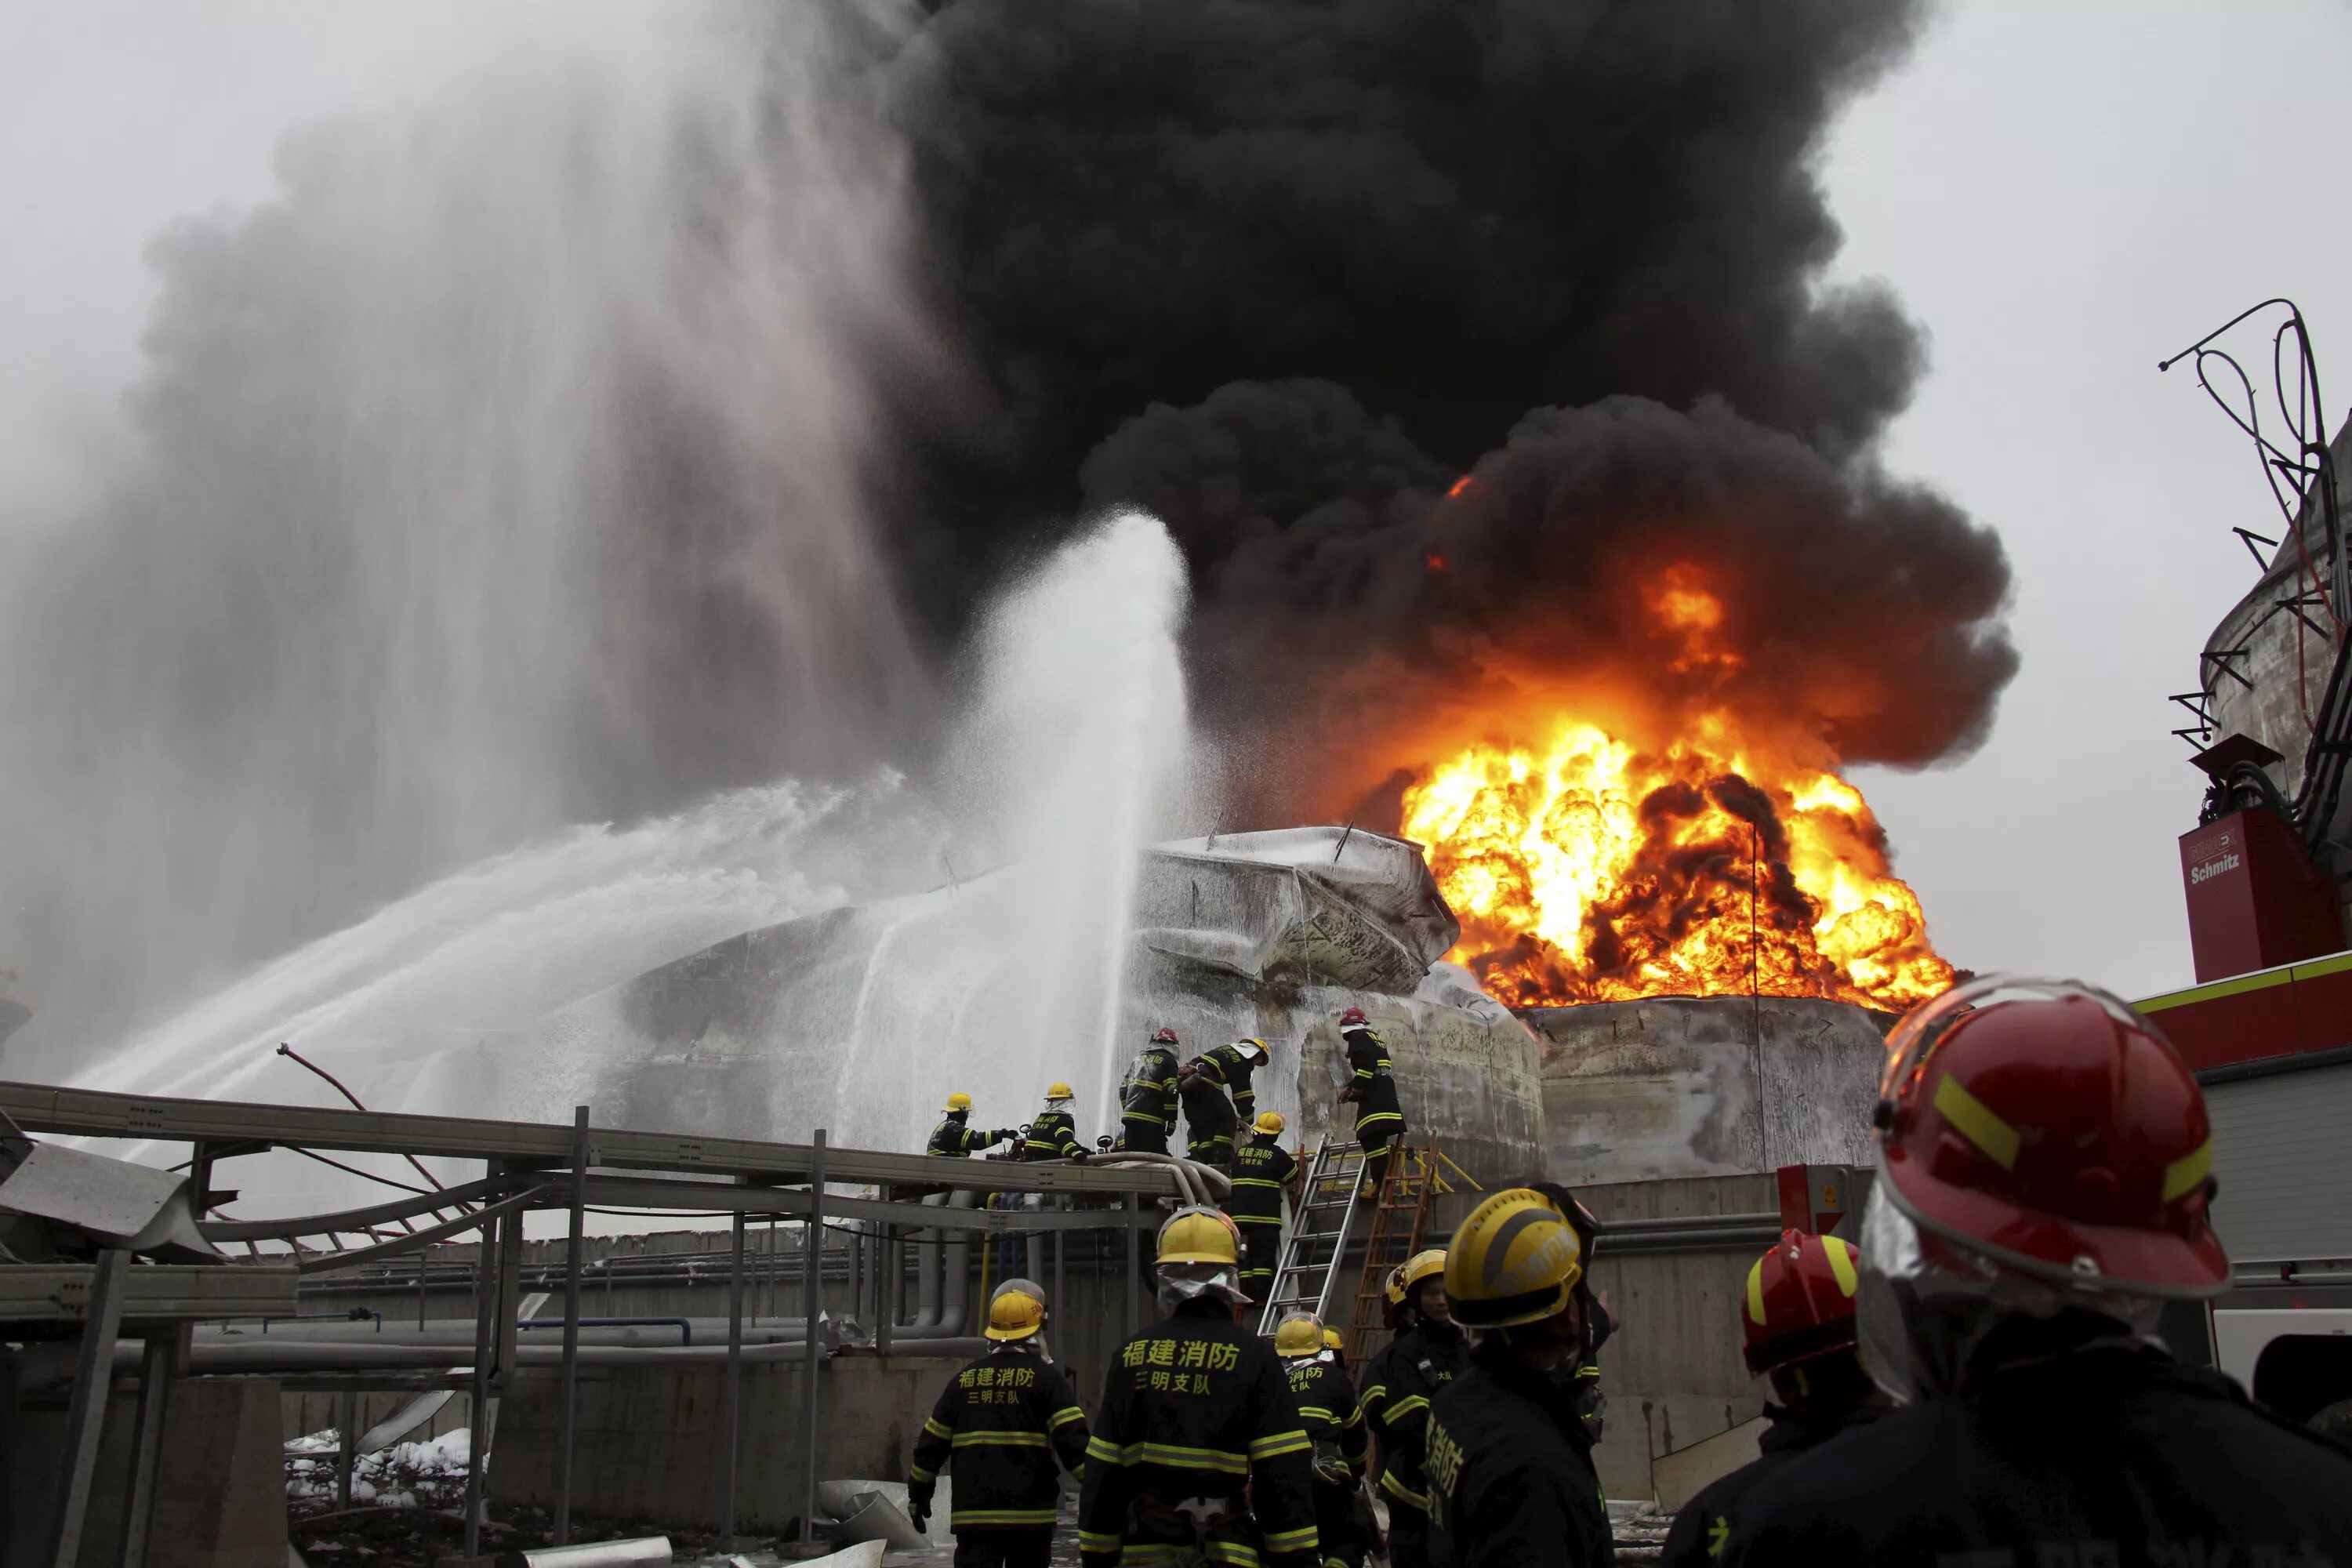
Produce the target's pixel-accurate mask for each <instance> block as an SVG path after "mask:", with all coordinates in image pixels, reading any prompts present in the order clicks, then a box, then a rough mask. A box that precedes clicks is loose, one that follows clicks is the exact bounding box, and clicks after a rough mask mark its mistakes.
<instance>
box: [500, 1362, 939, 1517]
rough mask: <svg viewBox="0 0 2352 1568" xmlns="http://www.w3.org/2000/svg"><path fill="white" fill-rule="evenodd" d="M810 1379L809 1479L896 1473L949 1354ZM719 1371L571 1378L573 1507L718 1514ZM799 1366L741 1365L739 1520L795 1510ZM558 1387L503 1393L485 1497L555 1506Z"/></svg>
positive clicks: (830, 1369) (542, 1379)
mask: <svg viewBox="0 0 2352 1568" xmlns="http://www.w3.org/2000/svg"><path fill="white" fill-rule="evenodd" d="M821 1364H822V1368H823V1370H822V1371H821V1372H820V1373H819V1374H818V1384H817V1398H818V1409H819V1417H818V1443H819V1453H818V1460H817V1476H818V1479H851V1478H861V1479H885V1480H891V1479H896V1480H904V1479H906V1475H907V1458H908V1454H909V1453H910V1452H911V1451H912V1449H913V1447H914V1441H915V1437H916V1435H917V1434H918V1433H919V1432H920V1431H921V1430H922V1426H923V1418H924V1417H925V1416H927V1415H929V1414H930V1412H931V1405H932V1403H933V1402H934V1401H935V1400H937V1399H938V1398H939V1394H940V1388H941V1387H942V1386H944V1385H945V1384H946V1382H947V1379H948V1376H949V1374H950V1373H952V1372H953V1371H954V1370H955V1368H956V1367H957V1366H959V1365H961V1364H962V1363H961V1361H960V1360H957V1361H947V1360H918V1359H915V1358H913V1357H906V1356H894V1357H892V1358H891V1359H890V1360H889V1361H887V1362H881V1361H876V1360H872V1359H864V1358H859V1359H852V1358H846V1357H845V1358H836V1359H835V1360H833V1361H829V1362H825V1363H821ZM724 1373H725V1369H724V1368H722V1367H718V1366H697V1367H689V1368H686V1369H683V1370H672V1369H669V1368H667V1367H612V1368H599V1369H597V1370H596V1371H595V1373H593V1374H590V1375H583V1377H582V1378H581V1380H580V1420H579V1426H578V1436H577V1439H576V1442H575V1446H574V1447H573V1450H572V1466H573V1469H572V1496H573V1497H574V1498H575V1499H577V1500H578V1501H577V1503H576V1506H577V1507H578V1508H579V1509H580V1510H581V1511H582V1512H583V1513H587V1514H593V1515H594V1516H596V1517H598V1518H602V1519H614V1520H644V1521H652V1522H655V1523H657V1524H664V1525H672V1526H676V1525H685V1524H699V1525H704V1526H709V1527H715V1526H717V1525H718V1524H719V1521H720V1511H721V1509H722V1507H723V1499H724V1491H725V1487H726V1476H725V1460H724V1455H725V1453H726V1447H725V1439H724V1426H723V1424H722V1421H721V1415H722V1411H723V1408H724V1407H723V1404H722V1399H721V1392H720V1391H721V1388H722V1386H723V1378H724ZM804 1386H805V1374H804V1373H803V1369H802V1368H801V1367H800V1366H797V1365H792V1364H767V1365H757V1366H747V1367H745V1368H744V1369H743V1389H742V1405H741V1409H742V1426H741V1428H740V1432H741V1438H740V1442H741V1447H740V1449H739V1450H738V1452H739V1454H740V1460H739V1463H740V1469H739V1471H738V1479H737V1488H738V1489H737V1494H736V1525H737V1527H738V1528H739V1529H740V1530H743V1531H749V1532H753V1533H761V1532H771V1531H781V1530H782V1528H783V1527H784V1524H785V1522H786V1521H788V1520H790V1519H792V1518H793V1516H795V1515H796V1514H797V1513H798V1512H799V1511H800V1484H801V1470H802V1465H803V1458H804V1456H805V1454H806V1452H807V1449H806V1447H805V1445H804V1444H803V1441H802V1434H801V1400H802V1397H803V1388H804ZM561 1416H562V1380H561V1379H560V1378H557V1377H556V1376H554V1375H553V1374H551V1373H536V1372H531V1373H522V1374H521V1375H520V1376H518V1377H517V1378H516V1379H515V1380H514V1382H513V1384H511V1385H510V1386H509V1389H508V1391H507V1394H506V1396H505V1398H504V1399H503V1400H501V1401H500V1406H499V1434H498V1441H497V1443H496V1444H495V1445H494V1446H493V1447H491V1449H490V1477H489V1486H490V1494H491V1495H492V1496H493V1497H496V1498H498V1499H499V1500H500V1501H502V1502H510V1503H521V1504H529V1505H532V1506H536V1507H540V1508H546V1507H550V1506H551V1505H552V1503H553V1502H554V1500H555V1465H556V1438H557V1434H558V1431H559V1426H558V1423H559V1421H560V1419H561Z"/></svg>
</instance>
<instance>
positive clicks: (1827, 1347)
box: [1739, 1230, 1862, 1374]
mask: <svg viewBox="0 0 2352 1568" xmlns="http://www.w3.org/2000/svg"><path fill="white" fill-rule="evenodd" d="M1861 1283H1862V1275H1861V1270H1860V1263H1859V1260H1858V1258H1857V1257H1856V1255H1855V1252H1854V1250H1853V1247H1851V1246H1850V1245H1848V1244H1847V1243H1846V1242H1845V1241H1844V1240H1843V1239H1842V1238H1841V1237H1834V1236H1808V1235H1806V1234H1805V1233H1804V1232H1803V1231H1801V1230H1784V1231H1782V1232H1781V1233H1780V1245H1779V1246H1777V1247H1773V1248H1772V1250H1771V1251H1769V1252H1768V1253H1766V1254H1765V1255H1764V1256H1763V1257H1761V1258H1758V1259H1757V1260H1756V1265H1755V1267H1754V1268H1750V1269H1748V1300H1747V1308H1746V1310H1744V1311H1742V1312H1741V1313H1740V1314H1739V1326H1740V1328H1741V1329H1742V1330H1743V1331H1745V1333H1746V1335H1747V1340H1748V1345H1747V1351H1746V1354H1747V1357H1748V1371H1750V1372H1752V1373H1759V1374H1761V1373H1768V1372H1778V1371H1779V1370H1780V1368H1782V1367H1784V1366H1793V1365H1795V1364H1796V1363H1799V1362H1801V1361H1811V1360H1812V1359H1813V1358H1814V1357H1815V1356H1824V1355H1828V1354H1829V1353H1830V1352H1832V1351H1841V1350H1844V1349H1846V1348H1847V1347H1848V1346H1850V1345H1852V1344H1853V1341H1854V1327H1853V1294H1854V1291H1855V1290H1856V1289H1858V1288H1859V1287H1860V1285H1861Z"/></svg>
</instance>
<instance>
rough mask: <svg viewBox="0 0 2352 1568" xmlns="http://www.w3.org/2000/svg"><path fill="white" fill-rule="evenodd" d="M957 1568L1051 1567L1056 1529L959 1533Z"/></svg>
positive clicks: (963, 1531) (956, 1549)
mask: <svg viewBox="0 0 2352 1568" xmlns="http://www.w3.org/2000/svg"><path fill="white" fill-rule="evenodd" d="M955 1539H956V1547H955V1568H1051V1564H1052V1563H1053V1557H1054V1529H1053V1526H1051V1525H1047V1526H1046V1527H1045V1529H1043V1530H959V1531H956V1538H955Z"/></svg>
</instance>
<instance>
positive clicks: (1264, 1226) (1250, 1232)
mask: <svg viewBox="0 0 2352 1568" xmlns="http://www.w3.org/2000/svg"><path fill="white" fill-rule="evenodd" d="M1233 1218H1234V1224H1235V1225H1236V1226H1240V1227H1241V1233H1242V1294H1243V1295H1244V1296H1247V1297H1248V1298H1249V1299H1250V1300H1253V1301H1263V1300H1265V1298H1266V1291H1267V1290H1268V1289H1271V1288H1272V1287H1273V1285H1274V1266H1275V1264H1276V1262H1277V1261H1279V1260H1280V1258H1281V1256H1282V1222H1281V1221H1280V1220H1278V1219H1272V1220H1267V1219H1248V1218H1244V1217H1243V1216H1242V1215H1234V1216H1233Z"/></svg>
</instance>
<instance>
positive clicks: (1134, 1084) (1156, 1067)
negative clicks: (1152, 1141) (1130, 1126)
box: [1118, 1046, 1176, 1130]
mask: <svg viewBox="0 0 2352 1568" xmlns="http://www.w3.org/2000/svg"><path fill="white" fill-rule="evenodd" d="M1118 1113H1119V1118H1120V1120H1122V1121H1150V1122H1155V1123H1157V1124H1158V1125H1160V1127H1163V1128H1168V1129H1171V1130H1172V1129H1173V1128H1174V1127H1175V1125H1176V1053H1175V1052H1174V1051H1172V1050H1170V1049H1169V1048H1168V1047H1166V1046H1146V1047H1143V1050H1142V1053H1141V1054H1140V1055H1139V1056H1138V1057H1137V1058H1135V1065H1134V1066H1133V1067H1131V1068H1129V1069H1128V1073H1127V1081H1126V1082H1125V1083H1123V1084H1121V1085H1120V1086H1119V1110H1118Z"/></svg>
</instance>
